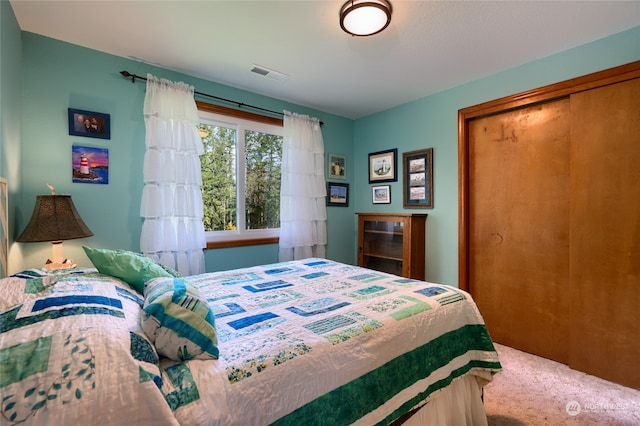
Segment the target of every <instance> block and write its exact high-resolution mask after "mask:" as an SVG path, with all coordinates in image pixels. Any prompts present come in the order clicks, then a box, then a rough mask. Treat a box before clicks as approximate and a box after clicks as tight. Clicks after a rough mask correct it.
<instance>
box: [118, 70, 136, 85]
mask: <svg viewBox="0 0 640 426" xmlns="http://www.w3.org/2000/svg"><path fill="white" fill-rule="evenodd" d="M120 74H122V76H123V77H124V78H127V77H131V82H132V83H135V82H136V75H135V74H131V73H130V72H129V71H120Z"/></svg>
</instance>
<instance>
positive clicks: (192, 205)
mask: <svg viewBox="0 0 640 426" xmlns="http://www.w3.org/2000/svg"><path fill="white" fill-rule="evenodd" d="M199 122H200V119H199V116H198V109H197V107H196V104H195V100H194V98H193V86H189V85H187V84H185V83H181V82H179V83H174V82H172V81H169V80H165V79H158V78H156V77H154V76H153V75H151V74H148V75H147V93H146V96H145V98H144V123H145V129H146V138H145V142H146V148H147V149H146V152H145V155H144V169H143V177H144V188H143V191H142V202H141V206H140V215H141V216H142V217H143V218H144V223H143V224H142V233H141V236H140V249H141V251H142V252H143V253H144V254H145V255H146V256H149V257H151V258H152V259H155V260H157V261H159V262H160V263H162V264H164V265H167V266H170V267H171V268H174V269H176V270H177V271H178V272H180V273H181V274H182V275H194V274H200V273H203V272H204V271H205V267H204V252H203V248H204V247H206V239H205V234H204V224H203V222H202V217H203V213H202V192H201V191H202V190H201V186H202V176H201V173H200V159H199V155H202V153H203V147H202V139H201V138H200V135H199V133H198V125H199Z"/></svg>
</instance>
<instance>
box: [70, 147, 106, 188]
mask: <svg viewBox="0 0 640 426" xmlns="http://www.w3.org/2000/svg"><path fill="white" fill-rule="evenodd" d="M71 164H72V168H73V172H72V173H73V177H72V181H73V182H78V183H101V184H108V183H109V150H108V149H105V148H92V147H88V146H75V145H74V146H73V147H72V148H71Z"/></svg>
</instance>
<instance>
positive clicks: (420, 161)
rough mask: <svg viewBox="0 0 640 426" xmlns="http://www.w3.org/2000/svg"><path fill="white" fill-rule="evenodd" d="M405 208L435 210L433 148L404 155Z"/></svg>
mask: <svg viewBox="0 0 640 426" xmlns="http://www.w3.org/2000/svg"><path fill="white" fill-rule="evenodd" d="M402 163H403V165H404V172H403V188H404V190H403V207H404V208H428V209H432V208H433V148H427V149H421V150H417V151H410V152H405V153H404V154H402Z"/></svg>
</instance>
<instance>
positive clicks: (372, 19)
mask: <svg viewBox="0 0 640 426" xmlns="http://www.w3.org/2000/svg"><path fill="white" fill-rule="evenodd" d="M390 22H391V3H390V2H389V1H387V0H349V1H348V2H346V3H345V4H344V5H342V8H341V9H340V27H341V28H342V29H343V30H344V31H345V32H347V33H349V34H351V35H354V36H369V35H373V34H377V33H379V32H380V31H382V30H384V29H385V28H387V26H388V25H389V23H390Z"/></svg>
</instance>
